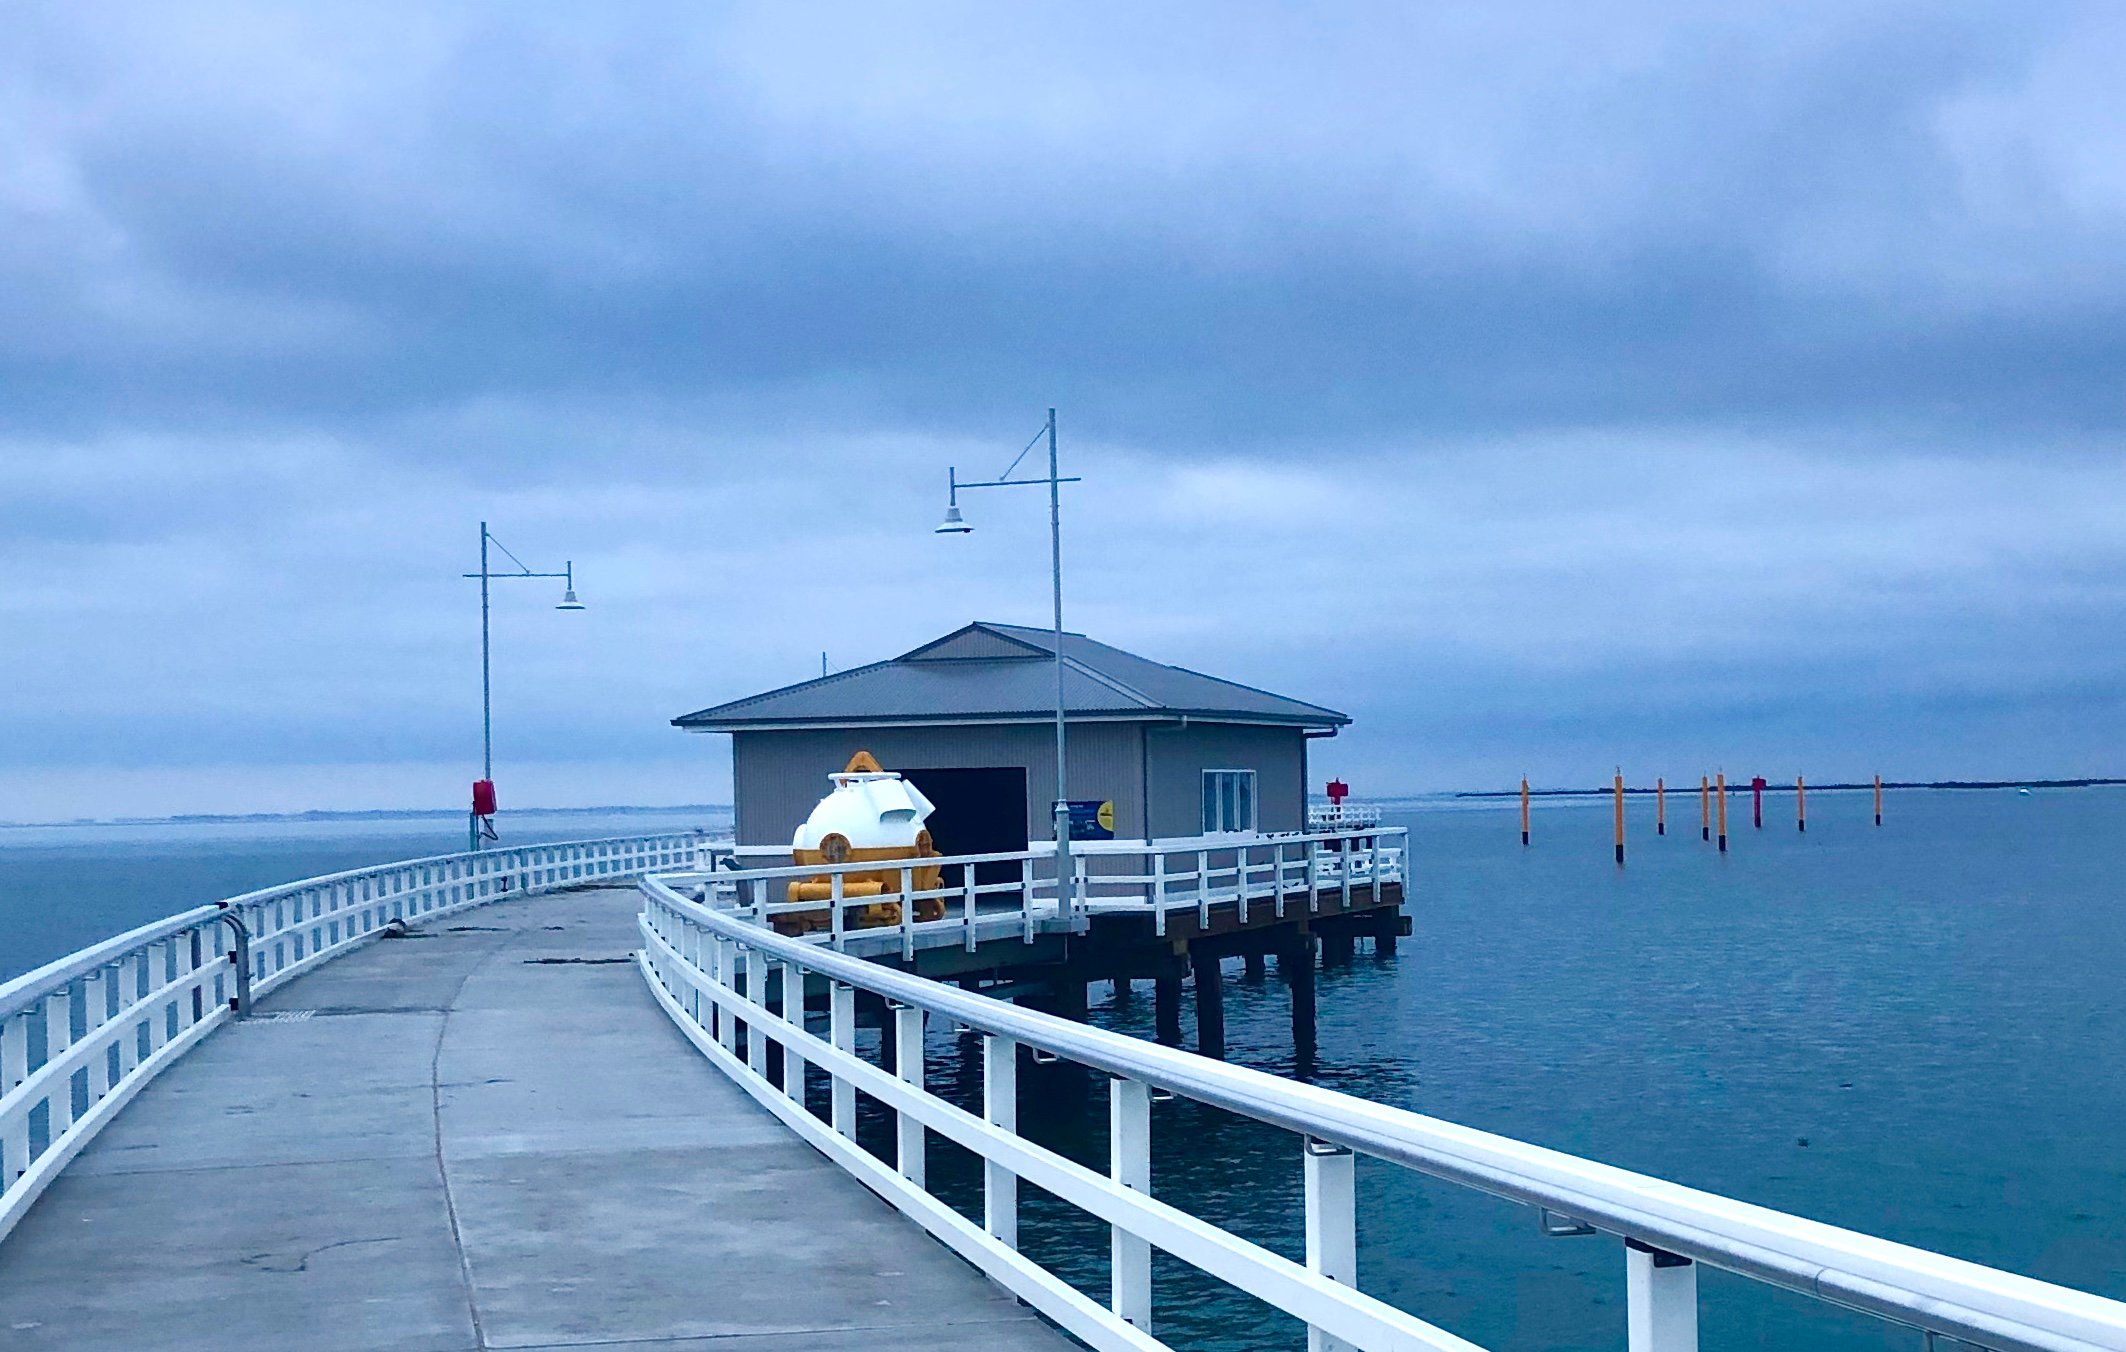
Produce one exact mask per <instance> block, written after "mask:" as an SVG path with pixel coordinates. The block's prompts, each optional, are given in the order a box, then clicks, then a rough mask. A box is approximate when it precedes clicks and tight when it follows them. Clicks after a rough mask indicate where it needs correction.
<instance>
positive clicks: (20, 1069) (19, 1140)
mask: <svg viewBox="0 0 2126 1352" xmlns="http://www.w3.org/2000/svg"><path fill="white" fill-rule="evenodd" d="M124 1007H125V1002H124V1000H122V999H121V1000H120V1001H119V1008H121V1009H123V1008H124ZM29 1073H30V1021H29V1016H28V1015H26V1014H23V1015H6V1014H0V1094H5V1093H7V1091H9V1090H10V1089H13V1088H14V1087H15V1086H16V1085H18V1084H21V1083H22V1082H23V1081H24V1080H26V1079H28V1078H29ZM29 1155H30V1115H29V1114H28V1113H26V1112H25V1113H17V1114H15V1118H14V1121H13V1122H12V1123H10V1124H9V1126H8V1129H7V1135H6V1136H5V1137H0V1187H5V1186H6V1185H7V1184H9V1183H11V1182H13V1181H14V1180H15V1179H17V1178H19V1177H21V1176H22V1171H23V1170H24V1169H27V1168H28V1167H29Z"/></svg>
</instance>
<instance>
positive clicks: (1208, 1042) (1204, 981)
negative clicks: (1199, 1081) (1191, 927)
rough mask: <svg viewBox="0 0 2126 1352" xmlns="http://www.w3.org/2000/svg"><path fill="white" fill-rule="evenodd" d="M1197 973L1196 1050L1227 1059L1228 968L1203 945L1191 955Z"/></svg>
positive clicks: (1190, 962)
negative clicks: (1226, 970)
mask: <svg viewBox="0 0 2126 1352" xmlns="http://www.w3.org/2000/svg"><path fill="white" fill-rule="evenodd" d="M1189 968H1190V970H1192V971H1194V972H1195V974H1196V1052H1197V1054H1198V1055H1201V1056H1208V1057H1212V1058H1213V1059H1216V1060H1220V1061H1223V1060H1224V1059H1225V970H1224V966H1223V964H1221V963H1220V962H1219V960H1218V955H1217V954H1215V953H1207V952H1203V951H1201V950H1200V949H1199V950H1198V951H1196V952H1193V953H1191V954H1190V955H1189Z"/></svg>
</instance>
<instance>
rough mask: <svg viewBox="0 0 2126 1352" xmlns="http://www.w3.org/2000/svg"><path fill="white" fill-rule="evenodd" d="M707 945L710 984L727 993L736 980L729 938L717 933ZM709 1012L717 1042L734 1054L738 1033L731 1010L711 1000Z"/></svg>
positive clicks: (734, 959) (721, 1003)
mask: <svg viewBox="0 0 2126 1352" xmlns="http://www.w3.org/2000/svg"><path fill="white" fill-rule="evenodd" d="M709 946H710V952H709V980H710V984H712V985H713V986H715V988H716V989H717V990H719V991H722V992H724V993H725V994H729V993H730V992H732V991H733V990H735V989H736V981H737V978H736V977H735V975H734V974H733V972H732V964H733V963H734V962H735V961H736V958H735V957H734V956H733V945H732V943H731V941H730V940H729V939H726V938H724V937H723V936H722V935H720V934H719V935H716V936H715V937H714V938H712V939H710V940H709ZM709 1014H710V1017H711V1018H713V1019H714V1020H715V1021H716V1040H717V1042H719V1043H720V1044H722V1046H723V1049H724V1050H725V1051H727V1052H730V1053H732V1054H733V1055H736V1054H737V1052H738V1034H737V1031H736V1025H735V1024H733V1023H732V1021H731V1011H730V1010H728V1009H726V1008H724V1005H723V1002H722V1001H721V1000H711V1001H710V1011H709Z"/></svg>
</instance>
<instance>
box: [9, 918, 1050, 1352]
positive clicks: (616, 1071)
mask: <svg viewBox="0 0 2126 1352" xmlns="http://www.w3.org/2000/svg"><path fill="white" fill-rule="evenodd" d="M637 903H638V898H637V896H636V894H635V892H634V891H633V890H632V889H627V888H599V889H589V890H584V891H578V892H571V893H565V894H561V895H555V896H547V897H539V898H533V899H529V900H525V901H517V902H506V903H501V904H497V905H493V906H487V907H482V908H479V909H475V910H472V911H469V912H464V913H461V914H459V915H455V916H451V917H449V918H446V919H443V920H439V921H437V922H435V923H434V924H432V925H429V926H426V927H424V928H420V929H416V930H415V931H413V932H412V933H411V934H409V935H408V936H407V937H405V938H401V939H386V940H381V941H378V942H377V943H375V944H373V945H371V946H369V947H368V948H366V949H363V950H362V951H359V952H356V953H353V954H350V955H349V956H347V957H345V958H342V959H339V960H338V961H336V962H332V963H329V964H327V965H326V966H324V967H323V968H322V969H320V970H319V971H317V972H316V973H313V974H311V975H309V976H306V977H303V978H301V979H299V980H296V981H294V982H292V983H290V984H289V985H287V986H286V987H284V988H283V989H281V990H279V991H277V992H275V993H274V995H273V996H272V997H271V998H269V999H266V1000H263V1001H261V1002H260V1003H259V1006H258V1009H257V1012H256V1015H255V1016H254V1017H253V1018H251V1019H250V1020H247V1021H245V1022H242V1023H239V1024H235V1025H232V1026H230V1027H228V1028H226V1029H223V1030H221V1031H220V1032H218V1033H216V1034H215V1035H214V1036H212V1037H210V1038H208V1039H207V1040H206V1041H205V1042H204V1043H202V1044H201V1045H200V1047H199V1048H198V1049H197V1050H195V1051H193V1052H192V1053H190V1054H189V1055H187V1056H186V1057H184V1058H183V1059H182V1060H181V1061H179V1062H178V1063H177V1064H176V1065H175V1066H173V1067H172V1068H171V1069H170V1070H169V1071H167V1072H166V1073H164V1074H163V1075H162V1076H161V1077H160V1078H159V1079H158V1080H156V1081H155V1082H154V1083H153V1084H151V1085H149V1086H148V1087H147V1088H146V1089H145V1090H144V1091H142V1093H141V1094H140V1096H139V1098H138V1099H136V1100H135V1101H134V1102H133V1103H132V1104H131V1105H129V1106H128V1107H127V1108H126V1110H125V1111H124V1112H123V1113H122V1114H121V1115H120V1116H119V1117H118V1119H117V1120H116V1121H115V1122H113V1124H112V1125H111V1126H110V1127H109V1128H108V1129H107V1130H105V1131H104V1132H103V1133H102V1135H101V1136H99V1137H98V1138H97V1139H96V1140H95V1141H94V1143H93V1144H92V1145H91V1146H90V1147H89V1149H88V1150H86V1151H85V1152H84V1153H83V1154H82V1155H81V1157H80V1158H79V1159H77V1160H76V1161H75V1162H74V1163H73V1165H72V1166H71V1167H70V1168H69V1169H68V1170H67V1171H66V1173H65V1174H64V1175H62V1176H61V1177H60V1178H59V1180H58V1181H57V1182H56V1183H55V1184H54V1185H53V1186H52V1187H51V1189H50V1191H48V1192H47V1193H46V1194H45V1195H44V1196H43V1197H42V1198H41V1199H40V1200H39V1201H38V1203H37V1204H36V1206H35V1208H34V1209H33V1210H32V1211H31V1212H30V1214H29V1215H28V1217H27V1218H26V1219H25V1220H24V1221H23V1223H22V1224H21V1226H20V1227H19V1228H18V1229H17V1230H16V1231H15V1233H14V1234H13V1235H12V1236H10V1237H9V1239H8V1242H7V1243H6V1244H5V1245H0V1343H4V1344H5V1346H7V1347H8V1348H10V1349H19V1350H20V1352H35V1350H36V1349H46V1348H68V1349H80V1348H113V1349H126V1352H153V1350H155V1349H171V1350H172V1352H176V1350H178V1349H202V1350H204V1349H215V1350H216V1352H247V1350H249V1349H257V1350H258V1352H286V1350H287V1349H290V1348H302V1349H306V1350H307V1352H338V1350H339V1349H348V1350H349V1352H355V1350H357V1349H360V1350H362V1352H367V1350H368V1349H383V1348H389V1349H398V1350H400V1352H471V1350H472V1349H489V1348H516V1349H561V1348H625V1349H630V1350H631V1352H676V1350H677V1349H687V1350H688V1352H801V1350H803V1349H855V1348H863V1349H876V1350H877V1352H890V1350H891V1349H902V1348H905V1349H915V1348H925V1349H928V1348H985V1349H1005V1350H1006V1352H1010V1350H1012V1349H1025V1350H1026V1352H1034V1350H1036V1349H1038V1350H1041V1352H1048V1350H1051V1349H1062V1348H1068V1347H1072V1346H1075V1345H1076V1344H1075V1343H1073V1342H1072V1341H1071V1340H1070V1339H1068V1338H1066V1337H1064V1336H1063V1335H1062V1334H1060V1333H1058V1332H1056V1331H1055V1330H1054V1329H1052V1328H1051V1327H1050V1326H1048V1325H1047V1324H1045V1323H1044V1322H1042V1321H1041V1320H1040V1319H1039V1318H1037V1317H1036V1316H1034V1315H1033V1314H1032V1313H1031V1312H1030V1311H1028V1310H1027V1309H1026V1308H1025V1307H1023V1306H1021V1305H1020V1304H1019V1303H1018V1302H1016V1301H1015V1300H1013V1299H1012V1298H1011V1297H1010V1296H1008V1295H1006V1294H1005V1293H1004V1292H1002V1291H1001V1290H1000V1289H999V1288H997V1287H996V1286H994V1285H993V1284H991V1283H990V1282H989V1281H988V1280H987V1279H986V1278H984V1277H982V1276H981V1275H980V1274H978V1273H976V1272H975V1271H974V1270H973V1269H972V1268H970V1267H968V1266H967V1265H966V1264H964V1263H963V1262H961V1261H960V1260H959V1259H958V1258H956V1257H954V1256H953V1255H952V1254H950V1253H949V1252H947V1251H946V1250H945V1249H944V1248H942V1247H941V1246H939V1245H938V1244H936V1243H935V1242H933V1241H932V1240H931V1239H930V1238H928V1237H927V1236H926V1235H924V1234H923V1233H922V1232H921V1231H920V1230H918V1229H917V1228H916V1227H915V1226H913V1225H911V1224H910V1223H908V1222H907V1221H905V1220H903V1219H901V1218H900V1217H899V1216H897V1215H896V1214H895V1213H894V1212H893V1211H892V1210H891V1209H890V1208H889V1207H887V1206H886V1205H885V1204H884V1203H883V1202H881V1201H879V1200H878V1199H877V1198H875V1197H873V1196H872V1195H871V1194H870V1193H869V1192H867V1191H865V1190H864V1188H862V1187H861V1186H860V1185H859V1184H857V1183H856V1182H854V1181H853V1180H852V1179H850V1178H849V1177H848V1176H847V1175H846V1174H844V1173H843V1172H842V1171H841V1170H840V1169H838V1168H836V1167H835V1166H834V1165H832V1164H830V1163H828V1162H827V1161H826V1160H824V1159H822V1158H821V1157H820V1156H819V1155H818V1154H816V1153H815V1152H814V1151H813V1150H812V1149H811V1148H810V1147H808V1146H806V1145H804V1144H802V1143H801V1142H799V1141H797V1140H795V1139H793V1137H792V1136H791V1134H790V1133H789V1132H788V1131H787V1130H786V1129H784V1128H783V1127H782V1126H781V1125H780V1124H779V1123H777V1122H776V1121H775V1120H774V1119H773V1118H772V1117H770V1116H768V1114H766V1113H765V1112H763V1111H762V1110H761V1109H760V1108H758V1107H757V1106H756V1105H755V1104H754V1103H753V1102H752V1101H751V1100H750V1099H748V1098H747V1097H746V1096H745V1094H744V1093H743V1092H742V1091H741V1090H739V1089H738V1088H737V1087H735V1086H734V1085H732V1084H731V1083H730V1082H729V1081H727V1080H726V1079H725V1078H724V1077H723V1076H722V1075H720V1074H719V1073H717V1071H716V1070H715V1069H714V1068H712V1067H711V1066H710V1065H709V1064H708V1063H707V1062H706V1061H704V1060H703V1059H702V1058H701V1056H700V1055H699V1054H698V1053H697V1052H695V1051H694V1050H693V1049H692V1048H691V1047H690V1046H688V1045H687V1043H686V1042H685V1040H684V1039H683V1038H682V1037H681V1036H680V1035H679V1033H678V1032H677V1031H676V1030H675V1029H674V1028H673V1027H672V1025H671V1023H670V1021H669V1020H668V1019H666V1018H665V1017H664V1015H663V1014H662V1013H660V1012H659V1010H658V1009H657V1007H656V1005H655V1004H654V1002H653V1001H652V999H651V998H650V996H649V994H648V993H647V991H646V990H645V989H644V986H643V982H642V979H641V977H640V976H639V975H638V974H637V972H636V970H635V968H634V967H633V966H632V965H631V963H630V962H629V961H628V954H629V953H630V952H631V951H632V950H633V949H634V948H635V947H636V946H637V934H636V931H635V914H636V911H637V909H638V905H637Z"/></svg>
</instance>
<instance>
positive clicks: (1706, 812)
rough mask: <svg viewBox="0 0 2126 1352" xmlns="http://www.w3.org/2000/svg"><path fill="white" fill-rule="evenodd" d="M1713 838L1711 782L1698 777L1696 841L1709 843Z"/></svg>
mask: <svg viewBox="0 0 2126 1352" xmlns="http://www.w3.org/2000/svg"><path fill="white" fill-rule="evenodd" d="M1712 838H1713V781H1712V780H1710V779H1708V778H1706V777H1705V776H1704V775H1699V776H1698V839H1700V840H1703V841H1707V842H1710V841H1711V840H1712Z"/></svg>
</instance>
